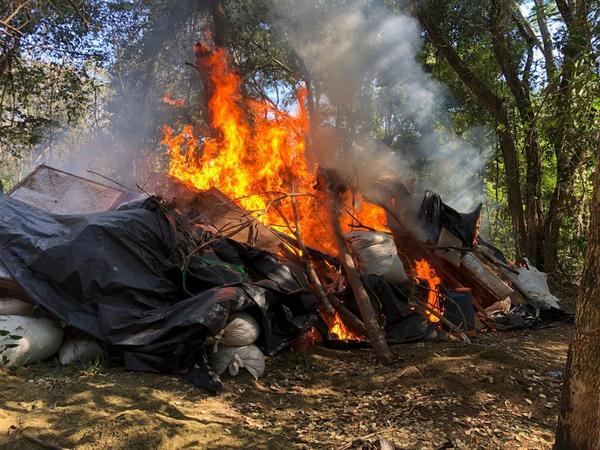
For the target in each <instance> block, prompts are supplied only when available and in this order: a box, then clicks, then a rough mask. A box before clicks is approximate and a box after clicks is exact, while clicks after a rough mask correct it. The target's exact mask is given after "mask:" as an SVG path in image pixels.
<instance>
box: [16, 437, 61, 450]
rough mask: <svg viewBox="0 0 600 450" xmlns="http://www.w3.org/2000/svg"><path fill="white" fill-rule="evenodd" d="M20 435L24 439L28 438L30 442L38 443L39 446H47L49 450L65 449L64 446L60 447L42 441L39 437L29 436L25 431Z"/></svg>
mask: <svg viewBox="0 0 600 450" xmlns="http://www.w3.org/2000/svg"><path fill="white" fill-rule="evenodd" d="M22 435H23V437H24V438H25V439H28V440H30V441H31V442H33V443H35V444H37V445H39V446H40V447H44V448H48V449H50V450H67V449H66V448H65V447H60V446H58V445H54V444H50V443H49V442H46V441H42V440H41V439H38V438H36V437H33V436H30V435H28V434H26V433H23V434H22Z"/></svg>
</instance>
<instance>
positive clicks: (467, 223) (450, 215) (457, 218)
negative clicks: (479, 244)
mask: <svg viewBox="0 0 600 450" xmlns="http://www.w3.org/2000/svg"><path fill="white" fill-rule="evenodd" d="M481 207H482V204H479V205H478V206H477V207H476V208H475V209H474V210H473V211H472V212H470V213H459V212H458V211H456V210H455V209H453V208H451V207H450V206H448V205H446V204H445V203H444V202H443V201H442V198H441V197H440V196H439V195H438V194H436V193H435V192H432V191H426V192H425V194H424V196H423V201H422V203H421V209H420V211H419V220H420V221H421V224H422V226H423V229H424V230H425V231H426V232H427V237H428V240H429V241H430V242H433V243H437V241H438V238H439V236H440V232H441V231H442V227H444V228H446V229H447V230H448V231H450V232H451V233H452V234H454V235H455V236H457V237H459V238H460V239H461V240H462V242H463V246H465V247H471V246H472V245H473V240H474V239H475V234H476V229H477V221H478V220H479V215H480V213H481Z"/></svg>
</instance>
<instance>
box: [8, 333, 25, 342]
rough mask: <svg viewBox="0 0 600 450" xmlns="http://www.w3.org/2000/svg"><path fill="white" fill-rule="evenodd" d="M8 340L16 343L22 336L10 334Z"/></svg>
mask: <svg viewBox="0 0 600 450" xmlns="http://www.w3.org/2000/svg"><path fill="white" fill-rule="evenodd" d="M9 338H11V339H12V340H13V341H18V340H19V339H23V336H19V335H17V334H11V335H10V336H9Z"/></svg>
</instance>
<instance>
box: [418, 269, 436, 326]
mask: <svg viewBox="0 0 600 450" xmlns="http://www.w3.org/2000/svg"><path fill="white" fill-rule="evenodd" d="M415 276H416V277H417V279H418V280H422V281H425V282H426V283H427V287H428V288H429V292H428V294H427V306H428V307H429V308H430V309H432V310H433V311H435V312H436V313H438V314H441V312H442V311H441V308H440V296H439V294H438V292H439V286H440V284H441V283H442V280H441V279H440V277H438V276H437V274H436V273H435V270H433V267H431V265H430V264H429V262H428V261H427V260H426V259H420V260H418V261H416V262H415ZM426 316H427V319H428V320H429V321H430V322H432V323H436V322H439V321H440V319H439V318H438V317H436V316H435V315H434V314H431V313H430V312H427V313H426Z"/></svg>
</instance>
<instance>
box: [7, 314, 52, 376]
mask: <svg viewBox="0 0 600 450" xmlns="http://www.w3.org/2000/svg"><path fill="white" fill-rule="evenodd" d="M62 338H63V329H62V328H59V327H58V326H57V325H56V322H54V321H53V320H52V319H49V318H47V317H27V316H16V315H7V316H0V364H1V365H4V366H9V367H10V366H22V365H25V364H30V363H34V362H39V361H44V360H45V359H48V358H50V357H51V356H52V355H54V354H55V353H56V352H57V350H58V349H59V347H60V344H61V343H62Z"/></svg>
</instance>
